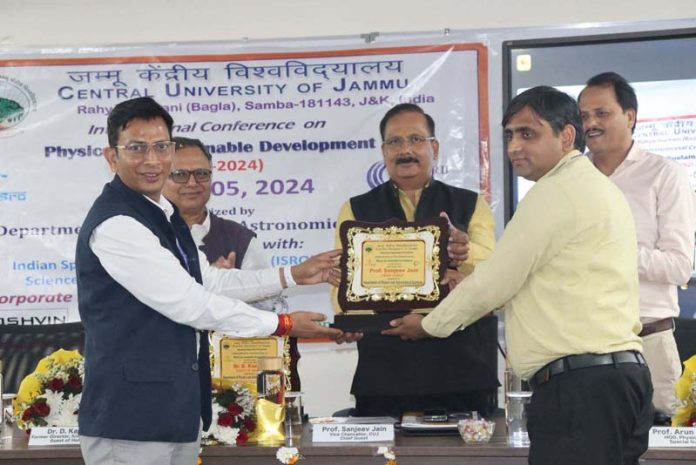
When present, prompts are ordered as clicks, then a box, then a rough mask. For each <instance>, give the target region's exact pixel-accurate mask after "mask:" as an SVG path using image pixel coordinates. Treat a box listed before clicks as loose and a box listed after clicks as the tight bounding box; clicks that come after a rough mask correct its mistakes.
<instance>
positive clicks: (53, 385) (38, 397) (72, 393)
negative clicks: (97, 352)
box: [12, 349, 84, 431]
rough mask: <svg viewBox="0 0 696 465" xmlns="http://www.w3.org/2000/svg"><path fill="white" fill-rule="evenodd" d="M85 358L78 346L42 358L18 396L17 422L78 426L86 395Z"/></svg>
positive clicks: (30, 425) (24, 425) (27, 426)
mask: <svg viewBox="0 0 696 465" xmlns="http://www.w3.org/2000/svg"><path fill="white" fill-rule="evenodd" d="M83 378H84V359H83V358H82V355H80V353H79V352H78V351H77V350H71V351H67V350H63V349H60V350H57V351H56V352H54V353H52V354H51V355H49V356H48V357H45V358H43V359H41V361H39V363H38V365H37V366H36V370H35V371H34V372H33V373H32V374H30V375H28V376H27V377H25V378H24V379H23V380H22V383H21V384H20V385H19V392H18V393H17V397H16V398H15V399H14V401H13V403H12V406H13V413H14V417H15V420H16V421H17V425H18V426H19V427H20V428H22V429H24V430H27V431H28V430H30V429H31V428H33V427H40V426H77V413H78V410H79V408H80V398H81V397H82V379H83Z"/></svg>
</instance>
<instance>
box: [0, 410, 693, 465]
mask: <svg viewBox="0 0 696 465" xmlns="http://www.w3.org/2000/svg"><path fill="white" fill-rule="evenodd" d="M496 422H497V424H496V429H495V434H494V435H493V438H492V439H491V442H490V443H488V444H478V445H467V444H464V441H462V439H461V438H460V437H458V436H427V437H423V436H404V435H402V434H400V433H397V434H396V438H395V440H394V442H393V443H390V444H378V443H358V444H340V443H313V442H312V434H311V429H310V427H309V426H308V425H307V426H305V427H304V428H303V431H302V434H301V436H298V437H296V438H295V440H294V441H293V442H294V443H293V444H292V445H293V446H296V447H297V448H298V449H299V451H300V454H301V455H302V457H303V459H302V460H301V461H300V462H299V463H298V465H362V464H371V465H382V464H384V463H385V462H386V460H385V459H384V457H383V456H381V455H377V449H378V447H379V446H380V445H388V446H391V447H392V450H393V451H394V453H395V454H396V458H397V461H398V463H399V465H454V464H466V465H522V464H526V463H527V452H528V449H527V448H512V447H509V446H508V445H507V444H506V440H505V425H504V422H503V421H502V419H496ZM27 442H28V439H27V436H26V434H25V433H23V432H21V431H18V430H14V431H13V432H12V437H3V439H2V441H1V443H0V465H4V464H7V465H9V464H12V465H24V464H27V465H28V464H31V465H84V462H83V461H82V457H81V455H80V448H79V447H78V446H52V447H48V446H47V447H29V446H28V445H27ZM288 442H290V440H288ZM276 450H277V447H259V446H256V445H245V446H240V447H227V446H209V447H204V448H203V453H202V460H203V465H236V464H243V465H262V464H265V465H274V464H275V465H277V464H279V463H280V462H279V461H278V460H277V459H276V458H275V453H276ZM641 463H642V464H645V465H687V464H694V463H696V448H691V449H649V450H648V451H647V452H646V453H645V455H643V458H642V459H641Z"/></svg>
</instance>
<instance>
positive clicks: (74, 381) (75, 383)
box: [68, 376, 82, 390]
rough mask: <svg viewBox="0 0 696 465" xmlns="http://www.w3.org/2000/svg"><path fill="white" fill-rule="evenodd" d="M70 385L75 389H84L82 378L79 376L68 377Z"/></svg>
mask: <svg viewBox="0 0 696 465" xmlns="http://www.w3.org/2000/svg"><path fill="white" fill-rule="evenodd" d="M68 386H70V387H71V388H72V389H74V390H80V389H82V380H81V379H80V377H79V376H71V377H70V378H69V379H68Z"/></svg>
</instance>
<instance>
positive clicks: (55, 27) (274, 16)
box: [0, 0, 696, 47]
mask: <svg viewBox="0 0 696 465" xmlns="http://www.w3.org/2000/svg"><path fill="white" fill-rule="evenodd" d="M0 11H1V12H2V22H1V24H0V47H27V46H36V45H51V46H55V45H73V46H75V45H80V46H88V45H103V44H126V43H141V42H182V41H202V40H205V41H209V40H221V41H229V40H238V39H242V38H245V37H247V38H250V39H268V38H283V37H312V36H333V35H355V34H360V33H365V32H371V31H380V32H414V31H432V30H439V29H444V28H450V29H479V28H498V27H528V26H555V25H565V24H574V23H597V22H607V21H645V20H659V19H677V18H694V17H696V1H694V0H661V1H659V2H656V1H655V0H615V1H607V0H582V1H580V0H557V1H549V0H525V1H519V2H515V1H510V0H476V1H473V0H431V1H427V2H426V1H409V0H351V1H346V0H232V1H230V0H206V1H193V0H109V1H107V0H89V1H85V0H83V1H78V0H0Z"/></svg>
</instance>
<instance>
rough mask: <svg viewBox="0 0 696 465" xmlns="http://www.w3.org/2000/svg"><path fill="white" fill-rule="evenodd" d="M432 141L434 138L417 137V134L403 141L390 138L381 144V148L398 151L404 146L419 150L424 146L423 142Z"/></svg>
mask: <svg viewBox="0 0 696 465" xmlns="http://www.w3.org/2000/svg"><path fill="white" fill-rule="evenodd" d="M432 140H435V137H434V136H431V137H423V136H419V135H418V134H412V135H410V136H408V137H407V138H406V139H404V138H403V137H392V138H391V139H387V140H385V141H384V142H382V146H383V147H386V148H387V149H388V150H399V149H400V148H402V147H404V146H410V147H413V148H419V147H421V146H422V145H423V144H425V141H432Z"/></svg>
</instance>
